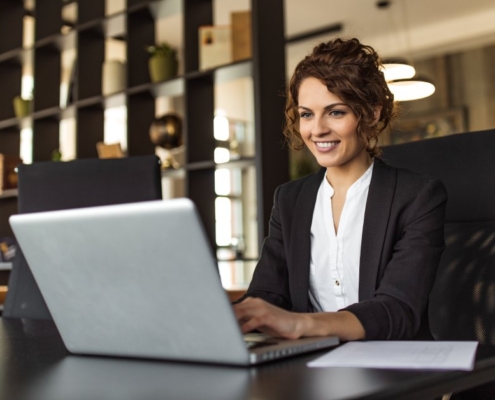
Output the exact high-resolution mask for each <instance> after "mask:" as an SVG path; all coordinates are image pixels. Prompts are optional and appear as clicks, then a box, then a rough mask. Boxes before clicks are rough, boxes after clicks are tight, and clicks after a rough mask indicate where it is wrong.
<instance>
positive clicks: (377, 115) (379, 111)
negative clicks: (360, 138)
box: [373, 106, 383, 125]
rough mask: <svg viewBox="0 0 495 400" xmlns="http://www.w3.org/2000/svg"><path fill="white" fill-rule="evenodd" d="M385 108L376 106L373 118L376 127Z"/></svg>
mask: <svg viewBox="0 0 495 400" xmlns="http://www.w3.org/2000/svg"><path fill="white" fill-rule="evenodd" d="M382 108H383V106H375V115H374V118H373V125H376V124H377V123H378V121H379V120H380V114H381V112H382Z"/></svg>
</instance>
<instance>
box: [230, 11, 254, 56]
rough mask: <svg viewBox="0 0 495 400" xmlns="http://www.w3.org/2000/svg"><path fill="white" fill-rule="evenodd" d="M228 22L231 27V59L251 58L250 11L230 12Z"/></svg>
mask: <svg viewBox="0 0 495 400" xmlns="http://www.w3.org/2000/svg"><path fill="white" fill-rule="evenodd" d="M230 23H231V27H232V61H234V62H235V61H239V60H245V59H246V58H251V57H252V40H251V11H236V12H233V13H231V14H230Z"/></svg>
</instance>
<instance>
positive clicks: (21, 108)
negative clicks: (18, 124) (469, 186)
mask: <svg viewBox="0 0 495 400" xmlns="http://www.w3.org/2000/svg"><path fill="white" fill-rule="evenodd" d="M13 105H14V113H15V116H16V117H17V118H22V117H25V116H27V115H29V111H30V110H29V109H30V105H31V100H26V99H23V98H22V97H21V96H16V97H14V100H13Z"/></svg>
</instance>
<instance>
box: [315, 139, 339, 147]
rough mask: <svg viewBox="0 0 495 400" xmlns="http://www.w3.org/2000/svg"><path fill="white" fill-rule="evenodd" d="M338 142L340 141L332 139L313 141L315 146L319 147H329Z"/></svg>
mask: <svg viewBox="0 0 495 400" xmlns="http://www.w3.org/2000/svg"><path fill="white" fill-rule="evenodd" d="M339 143H340V141H338V140H337V141H333V142H314V144H315V145H316V147H319V148H321V149H329V148H330V147H335V146H337V145H338V144H339Z"/></svg>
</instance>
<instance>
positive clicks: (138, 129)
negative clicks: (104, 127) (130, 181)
mask: <svg viewBox="0 0 495 400" xmlns="http://www.w3.org/2000/svg"><path fill="white" fill-rule="evenodd" d="M127 106H128V109H127V149H128V153H129V156H142V155H148V154H155V146H154V145H153V143H152V142H151V140H150V136H149V130H150V125H151V122H152V121H153V118H154V117H155V99H154V98H153V96H152V95H151V94H150V93H139V94H137V95H133V96H130V97H129V99H128V103H127Z"/></svg>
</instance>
